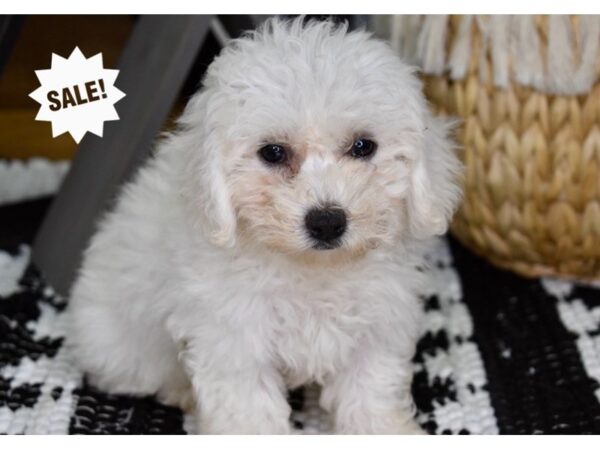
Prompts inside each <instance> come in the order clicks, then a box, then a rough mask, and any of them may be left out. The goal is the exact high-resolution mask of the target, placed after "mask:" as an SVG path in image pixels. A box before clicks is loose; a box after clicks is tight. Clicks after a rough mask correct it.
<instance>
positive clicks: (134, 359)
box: [70, 20, 460, 433]
mask: <svg viewBox="0 0 600 450" xmlns="http://www.w3.org/2000/svg"><path fill="white" fill-rule="evenodd" d="M446 131H447V127H446V125H445V124H444V123H442V122H440V121H438V120H435V119H433V117H432V116H431V114H430V112H429V111H428V108H427V105H426V102H425V99H424V97H423V95H422V93H421V86H420V83H419V81H418V80H417V78H416V77H415V76H414V74H413V70H412V69H411V68H409V67H407V66H406V65H405V64H403V63H402V61H401V60H400V59H399V58H398V57H397V56H396V55H395V54H394V52H393V51H392V49H391V48H390V47H389V46H388V45H387V44H385V43H384V42H381V41H378V40H375V39H372V38H371V37H370V35H369V34H368V33H365V32H352V33H349V32H347V29H346V27H345V26H339V27H338V26H335V25H333V24H332V23H330V22H310V23H308V24H305V25H303V24H302V21H301V20H295V21H293V22H291V23H290V22H283V21H281V20H272V21H269V22H268V23H267V24H266V25H265V26H264V27H262V28H261V29H260V30H259V31H258V32H255V33H253V34H251V35H249V36H246V37H244V38H241V39H238V40H235V41H234V42H232V43H231V45H229V46H228V47H227V48H226V49H225V50H223V52H222V53H221V55H220V56H219V57H217V58H216V59H215V60H214V62H213V63H212V64H211V65H210V67H209V69H208V73H207V74H206V78H205V79H204V87H203V88H202V89H201V90H200V92H199V93H198V94H196V95H195V96H194V97H193V98H192V99H191V100H190V102H189V104H188V105H187V107H186V109H185V112H184V113H183V115H182V117H181V118H180V120H179V128H178V130H177V131H176V132H174V133H173V134H172V135H170V136H168V137H167V138H165V139H164V140H163V141H162V142H160V144H159V145H158V149H157V151H156V154H155V156H154V157H153V158H152V159H151V160H150V161H149V162H148V163H147V164H146V165H145V166H144V167H143V168H142V169H141V170H140V171H139V173H138V174H137V176H136V177H135V179H134V180H133V182H131V183H130V184H128V185H127V186H126V187H125V188H124V190H123V192H122V194H121V195H120V197H119V199H118V201H117V204H116V206H115V208H114V210H113V211H112V212H110V213H109V214H108V215H107V216H106V217H105V218H104V219H103V220H102V222H101V223H100V225H99V230H98V232H97V234H96V235H95V236H94V238H93V240H92V242H91V245H90V247H89V248H88V249H87V252H86V254H85V259H84V263H83V267H82V269H81V272H80V276H79V278H78V280H77V282H76V284H75V286H74V288H73V291H72V298H71V304H70V313H71V314H72V325H73V330H72V334H71V336H70V337H71V344H72V345H73V346H74V351H75V354H76V356H77V358H78V360H79V363H80V365H81V367H82V368H83V369H84V370H85V371H86V372H87V373H88V374H89V375H90V377H91V378H90V379H91V381H92V382H93V383H94V384H95V385H97V386H98V387H99V388H101V389H104V390H107V391H110V392H114V393H128V394H157V395H158V396H159V398H160V399H162V400H163V401H165V402H170V403H176V404H180V405H185V404H189V403H190V402H191V403H192V404H193V405H195V407H196V413H197V417H198V424H199V430H200V431H201V432H203V433H288V432H290V431H291V429H290V424H289V416H290V407H289V406H288V403H287V401H286V389H287V388H289V387H294V386H298V385H301V384H304V383H307V382H317V383H320V384H321V385H322V386H323V390H322V398H321V405H322V406H323V407H324V408H325V409H326V410H327V411H329V412H330V413H331V414H332V419H333V424H334V426H335V430H336V432H340V433H414V432H419V431H420V429H419V427H418V426H417V425H416V423H415V421H414V419H413V414H412V409H413V407H412V399H411V395H410V384H411V378H412V370H411V358H412V357H413V353H414V350H415V343H416V339H417V337H418V333H419V321H420V316H421V305H420V303H419V300H418V298H417V296H416V294H415V292H416V290H417V289H418V286H419V284H420V283H421V281H422V274H421V273H420V272H419V270H417V266H418V265H419V264H420V262H421V260H420V251H419V248H420V246H419V245H417V244H418V243H419V242H423V241H424V239H425V238H427V237H429V236H432V235H435V234H440V233H443V232H444V231H445V230H446V227H447V224H448V221H449V219H450V217H451V215H452V212H453V210H454V208H455V205H456V203H457V201H458V199H459V196H460V190H459V188H458V186H457V184H456V176H457V174H458V172H459V170H460V165H459V163H458V161H457V159H456V157H455V155H454V154H453V150H452V144H451V142H450V141H449V140H447V138H446Z"/></svg>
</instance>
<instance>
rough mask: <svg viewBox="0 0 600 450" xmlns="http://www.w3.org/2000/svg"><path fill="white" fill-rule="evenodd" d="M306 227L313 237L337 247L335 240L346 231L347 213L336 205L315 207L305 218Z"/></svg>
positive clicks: (330, 246) (329, 245)
mask: <svg viewBox="0 0 600 450" xmlns="http://www.w3.org/2000/svg"><path fill="white" fill-rule="evenodd" d="M304 223H305V225H306V229H307V230H308V233H309V234H310V237H312V238H313V239H315V240H317V241H319V242H321V243H324V244H328V245H327V247H328V248H333V247H337V245H333V244H335V240H336V239H338V238H339V237H340V236H341V235H342V234H344V232H345V231H346V213H345V212H344V210H343V209H340V208H336V207H326V208H313V209H311V210H310V211H308V213H307V214H306V217H305V218H304Z"/></svg>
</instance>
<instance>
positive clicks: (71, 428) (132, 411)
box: [0, 167, 600, 434]
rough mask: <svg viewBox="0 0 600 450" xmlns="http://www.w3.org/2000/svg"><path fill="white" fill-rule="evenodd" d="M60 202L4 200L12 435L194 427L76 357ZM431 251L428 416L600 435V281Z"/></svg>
mask: <svg viewBox="0 0 600 450" xmlns="http://www.w3.org/2000/svg"><path fill="white" fill-rule="evenodd" d="M0 170H1V167H0ZM61 170H62V169H61ZM50 184H52V183H50ZM1 189H2V183H1V182H0V190H1ZM47 190H51V188H47V189H41V190H40V189H38V191H39V193H47V192H46V191H47ZM36 192H37V191H36ZM23 197H26V196H25V195H24V196H23ZM10 198H11V200H13V201H14V199H15V195H11V196H10ZM0 200H1V195H0ZM49 201H50V200H49V199H48V198H45V199H38V200H27V201H22V202H20V203H12V204H10V205H5V206H0V433H9V434H14V433H27V434H31V433H42V434H46V433H60V434H65V433H102V434H107V433H111V434H123V433H133V434H179V433H192V432H194V431H195V430H194V429H193V420H191V418H190V417H189V416H186V415H184V414H183V413H182V412H181V411H179V410H177V409H175V408H171V407H167V406H163V405H160V404H159V403H157V402H156V401H155V400H154V399H152V398H132V397H124V396H112V395H107V394H106V393H103V392H99V391H97V390H95V389H94V388H92V387H90V386H88V385H87V384H86V383H85V380H84V377H83V376H82V374H81V373H80V372H79V371H78V370H77V368H76V367H75V366H74V365H73V364H72V362H71V359H70V355H69V354H68V351H67V350H66V349H65V347H63V339H64V334H65V319H64V314H63V312H64V308H65V305H66V303H65V301H66V300H65V299H63V298H61V297H59V296H57V295H56V294H55V293H54V292H53V290H52V288H51V287H50V286H48V285H47V284H46V283H45V282H44V280H43V278H42V276H41V275H40V274H39V273H38V271H37V270H36V269H35V267H33V266H32V265H31V264H30V263H29V254H30V246H29V245H30V242H31V239H32V237H33V235H34V233H35V231H36V228H37V225H38V224H39V221H40V220H41V218H42V217H43V214H44V212H45V210H46V208H47V206H48V204H49ZM429 257H430V258H431V262H432V263H433V268H434V269H433V274H432V275H433V277H432V280H433V281H432V283H431V285H430V286H429V288H428V290H427V292H424V293H423V296H424V298H425V308H426V319H425V324H424V329H423V335H422V338H421V340H420V342H419V345H418V352H417V356H416V357H415V362H414V364H415V378H414V383H413V393H414V398H415V403H416V405H417V410H418V419H419V421H420V422H421V424H422V425H423V427H424V428H425V429H426V430H427V431H428V432H430V433H436V434H497V433H502V434H532V433H540V434H542V433H543V434H557V433H562V434H581V433H588V434H591V433H593V434H596V433H600V287H598V288H594V287H592V286H589V285H586V286H584V285H574V284H572V283H568V282H564V281H559V280H549V279H545V280H526V279H523V278H520V277H518V276H516V275H513V274H512V273H509V272H505V271H502V270H498V269H496V268H494V267H492V266H490V265H488V264H487V263H486V262H485V261H483V260H482V259H479V258H477V257H475V256H473V255H472V254H471V253H469V252H468V251H467V250H466V249H464V248H463V247H462V246H460V245H459V244H458V243H457V242H455V241H454V240H452V239H440V240H439V241H438V242H437V245H436V246H435V250H434V251H433V252H432V254H431V255H430V256H429ZM317 399H318V389H317V388H316V387H313V386H310V387H307V388H304V389H301V390H298V391H295V392H292V393H290V403H291V404H292V407H293V409H294V413H293V415H292V421H293V423H294V425H295V426H296V428H298V429H299V430H301V431H302V432H303V433H307V434H314V433H327V432H329V430H330V426H329V422H328V418H327V415H326V414H325V413H323V411H321V410H320V409H319V408H318V406H317V405H318V402H317Z"/></svg>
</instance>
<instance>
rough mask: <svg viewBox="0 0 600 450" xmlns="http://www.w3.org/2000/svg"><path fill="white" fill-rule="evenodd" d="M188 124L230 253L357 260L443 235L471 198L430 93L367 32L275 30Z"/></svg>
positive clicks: (213, 71)
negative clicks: (457, 208) (462, 199)
mask: <svg viewBox="0 0 600 450" xmlns="http://www.w3.org/2000/svg"><path fill="white" fill-rule="evenodd" d="M183 121H184V123H185V124H187V125H189V126H190V127H191V128H192V129H194V130H196V132H197V133H198V136H199V137H200V138H201V139H202V142H199V143H198V144H204V148H202V147H200V148H198V149H197V150H196V152H195V153H198V154H199V155H202V156H193V158H194V160H195V161H196V164H191V165H190V168H191V176H192V177H196V178H197V179H198V181H199V183H198V184H197V188H198V189H199V190H203V191H204V193H202V194H199V197H202V198H203V202H204V203H205V205H204V210H205V213H206V221H208V222H209V223H212V225H213V228H215V227H216V229H215V230H214V234H215V236H216V240H217V241H221V243H222V244H225V243H231V242H233V241H234V240H237V239H242V240H245V241H246V242H252V243H255V244H258V245H264V246H266V247H269V248H270V249H272V250H275V251H279V252H283V253H286V254H290V255H293V256H296V257H312V258H317V259H318V258H321V257H323V256H322V255H325V254H327V259H328V260H331V259H332V256H334V257H335V258H337V257H339V258H343V259H347V258H356V257H360V256H362V255H364V254H365V253H366V252H367V251H368V250H370V249H374V248H377V247H380V246H386V245H394V244H397V243H398V242H399V241H400V240H402V239H408V238H411V237H415V236H419V235H429V234H435V233H439V232H443V231H444V230H445V227H446V223H447V220H448V218H449V216H450V214H451V212H452V209H453V208H454V204H455V202H456V199H457V198H458V191H457V188H456V186H455V183H454V179H453V178H454V175H455V172H456V170H457V167H458V166H457V163H456V159H455V157H454V156H453V155H452V152H451V149H450V146H449V144H448V142H447V141H445V138H444V134H445V130H444V129H443V127H441V124H439V123H437V122H435V121H434V120H433V119H431V117H430V116H429V113H428V111H427V108H426V105H425V102H424V99H423V97H422V94H421V91H420V85H419V83H418V81H417V80H416V78H415V77H414V76H413V75H412V73H411V70H410V69H408V68H407V67H406V66H405V65H404V64H403V63H402V62H401V61H400V60H399V59H398V58H397V57H396V56H395V55H394V54H393V53H392V51H391V50H390V49H389V48H388V47H387V46H386V45H385V44H383V43H381V42H379V41H375V40H372V39H370V38H369V37H368V36H367V35H366V34H365V33H350V34H348V33H346V32H345V30H343V29H336V28H334V27H333V26H332V25H331V24H328V23H313V24H310V25H308V26H307V27H302V26H301V24H300V22H294V23H293V24H292V25H291V26H290V25H286V24H282V23H280V22H272V23H271V24H270V25H269V26H268V27H266V28H265V29H264V30H263V31H261V32H259V33H258V34H257V35H255V36H254V37H253V38H251V39H250V38H246V39H243V40H240V41H238V42H237V43H236V44H235V45H234V46H232V47H230V48H228V49H226V50H225V51H224V53H223V54H222V55H221V56H220V57H219V58H218V59H217V60H216V61H215V62H214V63H213V64H212V66H211V67H210V68H209V72H208V75H207V78H206V80H205V90H204V91H203V92H202V93H201V94H200V95H199V97H198V98H196V99H194V100H193V101H192V102H191V104H190V106H189V107H188V109H187V111H186V113H185V114H184V119H183ZM198 121H200V123H199V124H197V122H198ZM431 127H434V128H437V130H431V129H430V128H431ZM198 130H201V131H200V132H199V131H198ZM434 147H435V148H434ZM202 152H204V154H202ZM427 153H430V154H431V156H432V157H433V158H434V159H433V160H432V161H430V162H428V161H427V159H431V158H427V155H426V154H427ZM436 154H437V155H438V156H434V155H436ZM436 158H437V161H436V160H435V159H436ZM432 175H433V176H434V177H435V176H437V178H438V179H432ZM202 177H203V181H200V179H201V178H202ZM192 195H193V194H192ZM211 205H212V206H211Z"/></svg>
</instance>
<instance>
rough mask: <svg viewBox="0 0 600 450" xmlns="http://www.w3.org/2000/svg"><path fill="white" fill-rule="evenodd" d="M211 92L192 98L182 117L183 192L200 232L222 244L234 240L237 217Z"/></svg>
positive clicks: (227, 244) (222, 140) (217, 243)
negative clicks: (225, 171)
mask: <svg viewBox="0 0 600 450" xmlns="http://www.w3.org/2000/svg"><path fill="white" fill-rule="evenodd" d="M210 103H211V96H210V94H209V93H208V92H202V93H200V94H198V95H197V96H196V97H194V98H192V100H191V101H190V102H189V104H188V106H187V107H186V110H185V112H184V114H183V115H182V117H181V119H180V125H182V126H183V129H184V131H183V135H184V136H182V137H184V139H185V154H186V156H185V158H184V164H185V167H184V173H185V180H184V192H183V195H184V197H185V199H186V203H187V207H188V214H189V215H190V217H191V219H192V223H193V225H194V226H195V227H198V228H199V230H198V231H199V232H203V233H204V234H205V235H207V236H208V238H209V239H210V241H211V242H212V243H214V244H215V245H218V246H221V247H231V246H233V245H234V244H235V236H236V217H235V213H234V210H233V207H232V205H231V198H230V194H229V188H228V187H227V182H226V179H225V173H224V164H223V158H224V146H225V142H224V137H223V132H222V129H221V128H220V127H219V124H218V119H217V118H216V117H214V116H213V115H212V114H211V113H210V111H209V109H210V108H211V105H210Z"/></svg>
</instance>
